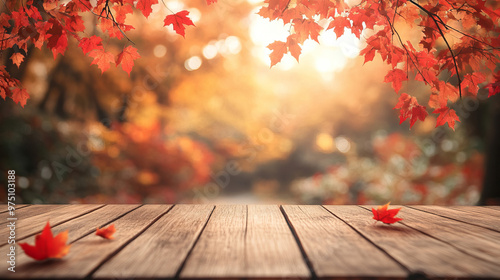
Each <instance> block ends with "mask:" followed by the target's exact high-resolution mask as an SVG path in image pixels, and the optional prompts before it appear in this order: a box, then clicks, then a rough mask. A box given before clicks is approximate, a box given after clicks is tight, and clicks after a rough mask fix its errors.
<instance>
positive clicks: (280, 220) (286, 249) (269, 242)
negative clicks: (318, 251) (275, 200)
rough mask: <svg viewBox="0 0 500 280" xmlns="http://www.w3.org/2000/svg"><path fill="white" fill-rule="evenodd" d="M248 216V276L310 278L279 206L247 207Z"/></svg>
mask: <svg viewBox="0 0 500 280" xmlns="http://www.w3.org/2000/svg"><path fill="white" fill-rule="evenodd" d="M247 217H248V218H247V235H246V242H245V244H246V254H245V256H246V258H247V264H248V268H247V269H248V274H247V276H248V277H280V278H283V277H284V278H287V277H310V276H311V273H310V271H309V269H308V267H307V265H306V263H305V261H304V259H303V256H302V253H301V252H300V248H299V246H298V244H297V242H296V240H295V238H294V236H293V234H292V232H291V230H290V228H289V226H288V224H287V222H286V220H285V217H284V216H283V214H282V213H281V210H280V208H279V206H278V205H248V215H247ZM276 256H279V257H276Z"/></svg>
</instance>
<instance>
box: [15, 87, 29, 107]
mask: <svg viewBox="0 0 500 280" xmlns="http://www.w3.org/2000/svg"><path fill="white" fill-rule="evenodd" d="M11 98H12V100H14V102H16V104H17V103H19V104H20V105H21V107H23V108H24V105H26V101H27V100H28V98H30V96H29V94H28V92H27V91H26V89H25V88H19V87H16V88H14V89H13V90H12V97H11Z"/></svg>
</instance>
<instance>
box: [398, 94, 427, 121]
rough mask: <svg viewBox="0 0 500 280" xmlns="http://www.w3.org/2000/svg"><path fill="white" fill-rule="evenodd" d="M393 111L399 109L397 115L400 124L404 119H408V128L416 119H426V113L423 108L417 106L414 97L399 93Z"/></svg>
mask: <svg viewBox="0 0 500 280" xmlns="http://www.w3.org/2000/svg"><path fill="white" fill-rule="evenodd" d="M394 109H401V110H400V114H399V123H400V124H402V123H403V122H404V121H405V120H406V119H408V118H410V128H411V127H412V126H413V125H414V124H415V122H416V121H417V119H419V120H421V121H424V120H425V118H426V117H427V111H426V109H425V107H424V106H422V105H419V104H418V102H417V99H416V98H415V97H413V96H409V95H408V94H406V93H401V96H400V97H399V101H398V103H397V104H396V106H395V107H394Z"/></svg>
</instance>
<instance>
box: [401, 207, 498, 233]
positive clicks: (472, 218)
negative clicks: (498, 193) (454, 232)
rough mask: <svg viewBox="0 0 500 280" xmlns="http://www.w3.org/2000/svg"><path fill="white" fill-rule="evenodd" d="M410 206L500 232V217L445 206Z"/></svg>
mask: <svg viewBox="0 0 500 280" xmlns="http://www.w3.org/2000/svg"><path fill="white" fill-rule="evenodd" d="M409 207H411V208H414V209H418V210H422V211H425V212H428V213H433V214H436V215H439V216H442V217H447V218H451V219H455V220H459V221H462V222H466V223H469V224H473V225H478V226H481V227H485V228H489V229H491V230H495V231H498V232H500V217H498V218H496V217H492V216H484V215H472V214H469V215H467V214H464V212H463V211H459V210H455V209H450V208H447V207H443V206H428V205H422V206H409Z"/></svg>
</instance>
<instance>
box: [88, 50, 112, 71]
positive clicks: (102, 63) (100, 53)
mask: <svg viewBox="0 0 500 280" xmlns="http://www.w3.org/2000/svg"><path fill="white" fill-rule="evenodd" d="M88 55H89V56H90V57H92V58H94V60H93V61H92V63H91V65H92V64H96V65H97V67H99V69H101V71H102V73H104V71H106V70H108V69H109V64H110V63H114V62H115V58H114V56H113V54H111V53H109V52H105V51H104V49H95V50H92V51H91V52H89V54H88Z"/></svg>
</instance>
